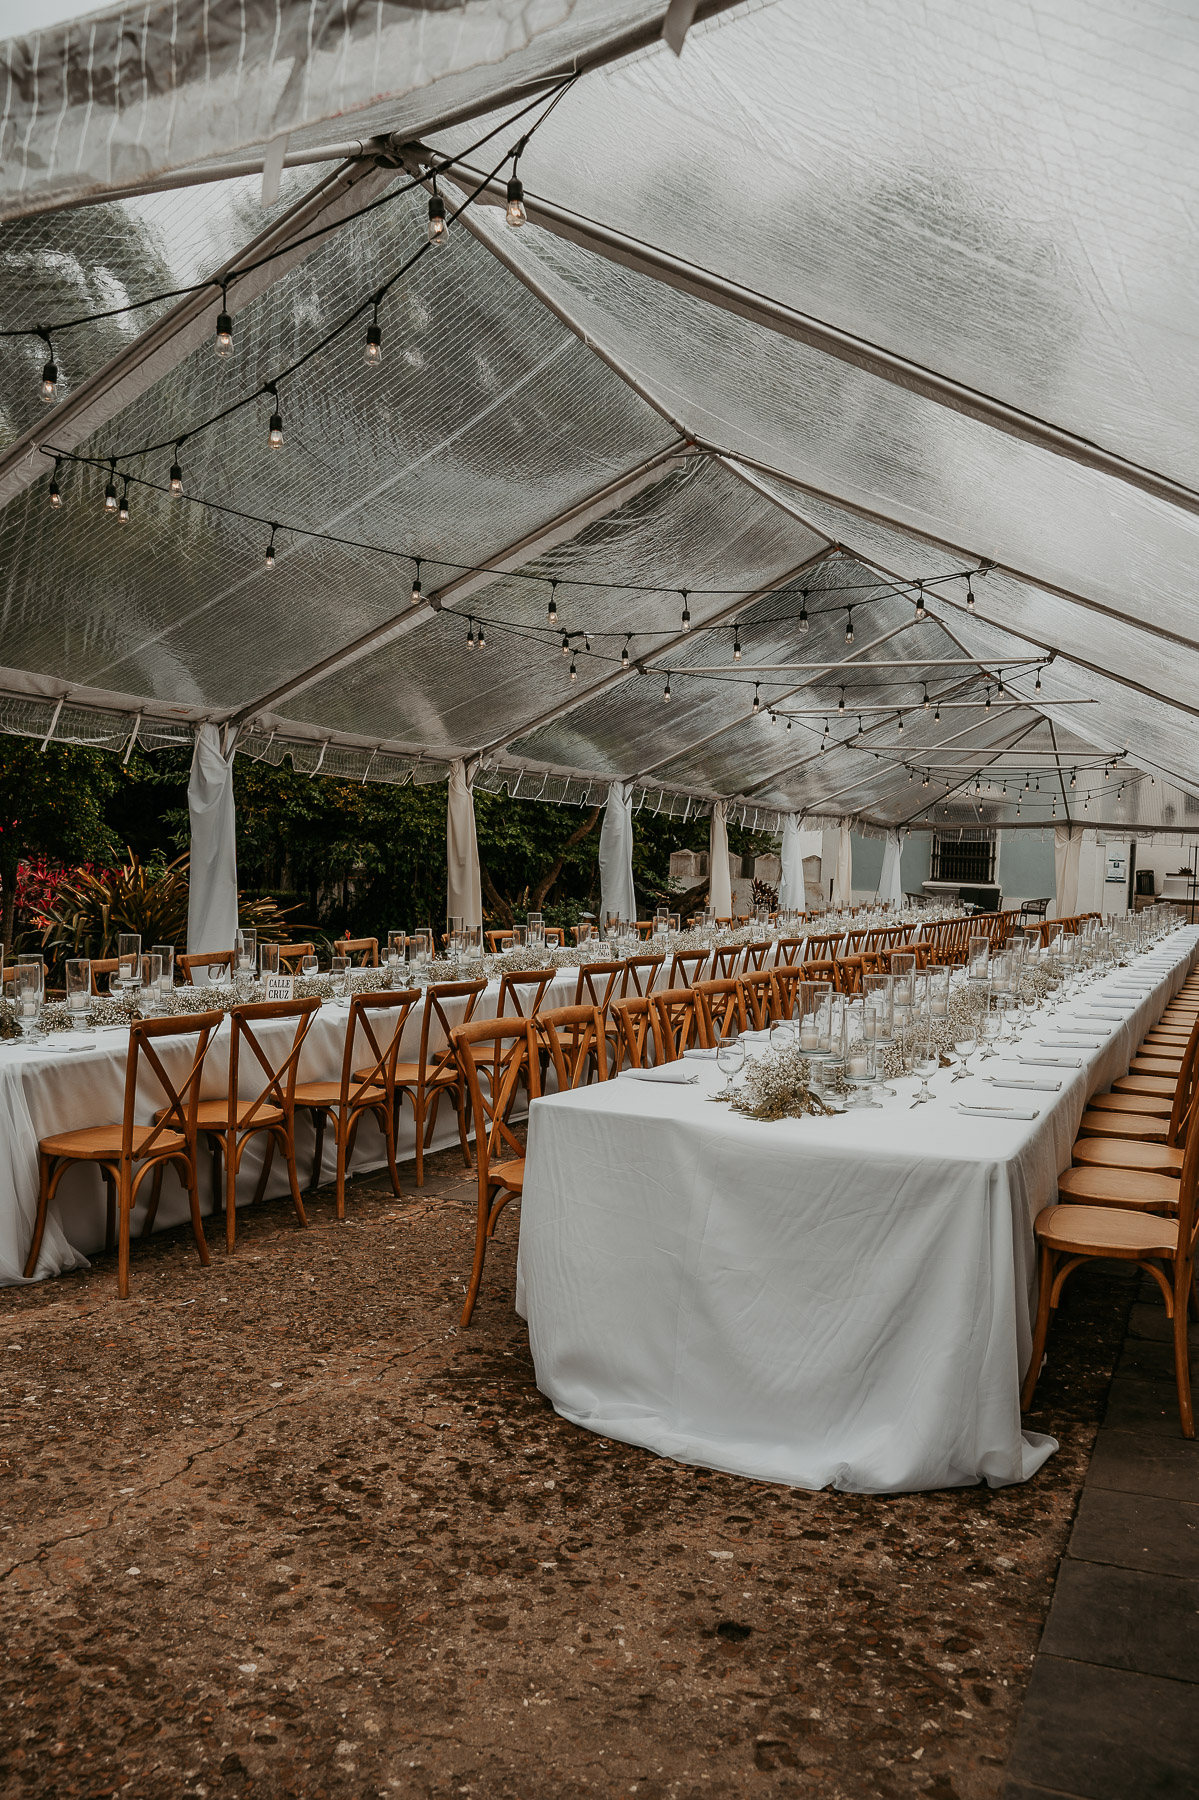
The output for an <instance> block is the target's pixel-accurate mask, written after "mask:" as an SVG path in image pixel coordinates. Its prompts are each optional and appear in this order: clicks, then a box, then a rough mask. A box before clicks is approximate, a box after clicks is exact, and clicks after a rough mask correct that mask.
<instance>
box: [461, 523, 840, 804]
mask: <svg viewBox="0 0 1199 1800" xmlns="http://www.w3.org/2000/svg"><path fill="white" fill-rule="evenodd" d="M834 555H836V550H835V549H834V547H833V546H831V545H826V546H825V548H823V549H821V550H818V551H816V553H815V554H814V555H812V556H809V557H807V558H806V559H805V561H803V562H801V563H799V564H797V566H796V567H795V568H793V569H788V570H787V572H786V574H784V575H780V576H779V578H778V580H777V581H772V582H769V583H768V584H767V585H766V586H765V587H761V588H758V589H757V590H756V591H755V592H754V593H752V594H743V595H742V596H741V598H740V599H739V600H737V601H736V602H734V604H733V605H731V606H726V607H723V608H722V609H721V610H720V611H719V612H718V613H713V615H712V617H711V618H710V619H707V620H705V621H704V622H705V624H708V625H716V624H719V623H720V622H721V621H722V620H724V619H731V618H735V617H736V615H737V614H738V613H739V612H741V611H742V610H743V609H744V608H745V607H747V606H753V605H756V603H757V602H758V601H759V600H765V599H767V598H768V596H769V595H771V594H774V593H777V592H778V590H779V589H780V588H784V587H787V586H788V585H789V584H790V583H791V582H793V581H797V580H798V579H799V578H800V576H802V575H807V574H808V573H810V571H811V570H812V569H817V568H819V567H820V565H821V563H823V562H827V561H828V559H829V557H830V556H834ZM694 641H695V640H694V637H693V635H692V634H691V633H690V632H683V631H680V632H676V633H675V635H674V636H673V637H671V638H668V639H667V640H666V642H665V643H664V644H661V645H659V647H658V648H657V649H656V650H651V651H650V652H648V654H647V656H645V657H639V658H638V659H637V660H636V661H635V662H633V663H632V664H631V665H630V667H629V668H627V669H616V670H614V671H613V673H612V674H611V675H605V676H604V677H603V679H602V680H601V681H597V682H594V683H593V684H592V686H591V687H588V688H582V689H581V690H580V691H579V692H578V693H577V694H572V695H570V697H569V698H568V699H566V700H563V701H562V702H561V703H560V704H559V705H557V706H553V707H550V708H549V709H548V711H546V712H543V713H539V714H538V715H537V717H536V718H535V719H532V720H530V721H529V723H528V724H527V725H521V726H520V727H519V729H518V730H515V731H506V732H505V733H504V735H503V737H500V738H496V739H495V740H494V742H492V743H490V744H484V745H483V746H482V747H481V748H480V750H479V751H478V752H477V754H478V755H479V756H492V755H495V754H496V753H497V752H500V753H502V752H503V751H504V750H506V749H507V748H508V746H509V745H510V744H515V743H518V742H519V741H520V739H521V738H524V737H528V736H529V734H530V732H533V731H540V730H541V728H542V726H544V725H552V724H553V723H554V722H555V721H556V720H558V719H562V718H565V716H566V715H567V713H571V712H574V710H575V708H576V707H579V706H582V705H584V704H585V703H586V702H587V701H588V700H594V699H597V698H598V696H599V695H600V694H606V693H607V692H608V690H609V689H610V688H613V687H615V686H617V685H618V683H620V682H622V681H627V680H629V678H630V677H631V676H633V675H651V674H653V673H654V672H655V671H654V668H653V667H652V666H651V664H650V660H649V659H650V658H651V657H658V656H667V655H669V653H670V652H671V650H677V649H678V647H679V646H680V645H681V644H690V643H693V642H694ZM670 760H673V758H672V759H670ZM606 779H608V780H612V781H617V780H633V781H638V780H640V777H639V776H616V775H613V776H609V777H607V778H606Z"/></svg>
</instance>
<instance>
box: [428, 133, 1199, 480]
mask: <svg viewBox="0 0 1199 1800" xmlns="http://www.w3.org/2000/svg"><path fill="white" fill-rule="evenodd" d="M405 153H406V154H407V155H415V156H416V157H417V158H419V159H421V160H423V162H424V163H425V164H426V166H427V165H428V164H429V163H430V162H432V161H439V160H440V159H438V158H437V157H436V153H435V152H433V151H431V150H430V149H429V148H428V146H426V145H424V144H419V143H417V144H411V145H409V146H407V147H406V151H405ZM485 174H486V171H484V170H481V169H476V168H475V167H474V166H473V165H472V164H470V163H466V162H461V161H454V162H451V163H450V164H449V166H448V167H447V168H444V169H443V171H442V179H443V180H446V181H452V182H454V183H455V185H457V186H459V187H461V186H462V185H463V182H464V181H465V182H466V183H468V184H469V186H470V188H471V189H472V190H473V189H474V188H476V187H478V185H479V183H480V182H483V181H484V177H485ZM477 199H478V201H480V202H481V203H483V204H484V205H487V204H491V205H495V206H504V205H506V203H507V188H506V184H505V183H504V182H502V181H500V180H498V179H493V180H491V181H487V182H485V184H484V186H483V188H482V190H481V192H480V193H479V194H478V196H477ZM525 209H526V211H527V213H528V216H529V221H530V223H531V224H535V225H540V226H542V227H543V228H544V229H545V230H547V231H552V232H553V233H554V234H555V236H557V237H561V238H565V239H566V240H567V241H568V242H570V243H573V244H576V245H578V246H579V247H580V248H582V249H585V250H590V251H592V252H593V253H595V254H596V255H599V256H602V257H604V258H605V259H606V260H607V261H609V262H614V263H618V264H620V265H621V266H622V267H623V268H626V269H631V270H632V271H633V272H634V273H635V274H638V275H645V276H649V277H650V278H651V279H653V280H655V281H660V282H663V283H664V284H665V285H666V286H667V287H671V288H674V289H676V290H677V291H678V292H680V293H685V294H689V295H691V296H692V297H693V298H694V299H699V300H705V301H707V302H709V303H710V304H712V305H714V306H718V307H721V308H722V309H723V310H724V311H725V312H730V313H733V314H735V315H736V316H737V317H738V318H742V319H746V320H748V321H749V322H750V323H752V324H754V325H759V326H763V327H765V328H766V329H767V330H768V331H773V332H777V333H779V334H780V335H781V336H783V337H787V338H791V339H793V340H794V341H796V342H797V343H801V344H804V345H806V346H808V347H809V348H810V349H813V350H819V351H821V352H823V353H824V354H825V355H826V356H832V357H835V358H836V359H837V360H838V361H839V362H844V363H849V364H851V365H852V366H853V367H854V368H857V369H862V370H864V371H865V372H866V373H867V374H869V375H873V376H875V377H877V378H878V379H879V380H881V381H886V382H888V383H889V384H890V385H891V386H893V387H899V388H903V389H905V390H906V391H907V392H908V393H914V394H919V395H920V396H921V397H922V398H923V399H925V400H930V401H932V402H933V403H934V404H936V405H938V406H942V407H945V408H947V409H948V410H949V411H951V412H956V413H961V414H964V415H965V416H966V417H967V418H970V419H974V420H976V421H977V422H978V423H980V424H983V425H987V426H989V427H990V428H991V429H992V430H996V431H1001V432H1003V433H1004V434H1005V435H1006V436H1008V437H1014V438H1018V439H1020V440H1021V441H1022V442H1023V443H1027V444H1031V445H1033V446H1034V447H1035V448H1036V449H1038V450H1044V451H1047V452H1049V453H1050V454H1051V455H1053V456H1058V457H1063V458H1065V459H1066V460H1067V461H1069V462H1074V463H1078V464H1081V465H1082V466H1083V467H1084V468H1090V469H1095V470H1097V471H1098V472H1099V473H1101V474H1104V475H1107V476H1108V477H1110V478H1112V479H1114V480H1116V481H1119V482H1122V483H1123V484H1124V485H1126V486H1128V487H1133V488H1137V489H1139V490H1140V491H1141V492H1142V493H1146V494H1152V495H1153V497H1154V498H1155V499H1158V500H1165V501H1167V502H1168V503H1169V504H1171V505H1173V506H1177V507H1180V508H1182V509H1183V510H1185V511H1187V512H1191V513H1199V490H1196V489H1195V488H1191V487H1187V486H1186V485H1185V484H1184V483H1183V482H1180V481H1174V480H1172V479H1171V478H1170V477H1169V476H1168V475H1162V474H1159V473H1158V471H1157V470H1155V469H1148V468H1145V467H1144V466H1143V465H1142V464H1140V463H1134V462H1132V461H1130V460H1129V459H1128V458H1127V457H1123V456H1118V455H1117V454H1116V453H1115V452H1114V451H1112V450H1106V449H1104V448H1103V446H1102V445H1100V444H1096V443H1093V442H1092V441H1091V440H1090V439H1089V438H1083V437H1079V436H1077V435H1076V434H1075V433H1074V432H1070V431H1066V430H1064V429H1063V428H1062V427H1061V426H1059V425H1054V424H1052V423H1051V422H1050V421H1049V420H1046V419H1039V418H1037V417H1035V416H1034V415H1033V414H1032V413H1026V412H1022V411H1021V410H1020V409H1019V408H1018V407H1014V406H1009V405H1008V404H1007V403H1006V402H1005V401H1003V400H1000V399H997V398H996V397H995V396H994V395H991V394H985V393H982V392H981V391H980V390H978V389H976V388H969V387H966V386H965V384H964V383H962V382H958V381H954V380H953V379H952V378H951V377H949V376H947V375H942V374H940V373H939V372H938V371H937V370H935V369H930V368H927V367H926V366H925V365H923V364H921V363H916V362H912V361H910V360H909V359H908V358H907V357H904V356H900V355H898V354H897V353H896V352H895V351H892V350H887V349H885V348H884V347H883V346H882V345H879V344H873V343H871V342H870V341H869V340H868V339H866V338H859V337H855V336H854V335H853V333H851V332H848V331H842V330H840V329H839V328H838V327H837V326H835V325H830V324H828V323H826V322H825V321H824V320H822V319H817V318H814V317H812V316H811V315H810V314H807V313H801V312H797V311H796V310H795V309H794V308H792V307H789V306H784V305H783V304H782V302H781V301H778V300H774V299H772V298H771V297H770V296H769V295H766V294H760V293H758V292H756V291H755V290H754V289H752V288H747V287H742V286H741V284H740V283H739V282H735V281H730V280H728V278H727V277H725V276H722V275H718V274H716V273H715V272H714V271H712V270H710V269H703V268H700V267H699V266H698V265H697V264H695V263H689V262H686V261H684V260H683V258H681V257H678V256H672V255H671V254H670V253H669V252H668V251H665V250H660V249H659V248H658V247H657V246H656V245H654V244H647V243H644V242H642V241H641V240H640V239H638V238H632V237H629V236H627V235H626V234H625V233H624V232H621V231H616V230H614V229H613V228H612V227H611V226H608V225H603V224H601V223H600V222H599V221H598V220H595V219H589V218H586V217H585V216H584V215H582V214H580V213H576V212H572V211H570V210H569V209H568V208H567V207H564V206H558V205H556V204H555V203H554V202H553V201H550V200H546V199H544V198H540V197H538V196H537V195H535V194H531V193H530V192H529V191H528V189H526V190H525Z"/></svg>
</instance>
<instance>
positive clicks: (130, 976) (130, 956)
mask: <svg viewBox="0 0 1199 1800" xmlns="http://www.w3.org/2000/svg"><path fill="white" fill-rule="evenodd" d="M117 973H118V974H119V975H120V977H121V981H122V983H123V984H124V986H125V987H140V986H141V980H142V938H141V932H140V931H122V932H121V933H120V935H119V936H118V938H117Z"/></svg>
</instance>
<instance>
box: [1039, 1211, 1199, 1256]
mask: <svg viewBox="0 0 1199 1800" xmlns="http://www.w3.org/2000/svg"><path fill="white" fill-rule="evenodd" d="M1035 1230H1036V1234H1037V1238H1038V1239H1039V1241H1040V1242H1041V1243H1043V1244H1048V1245H1050V1247H1051V1248H1052V1249H1054V1250H1065V1251H1066V1252H1067V1253H1071V1252H1077V1251H1080V1250H1081V1251H1090V1252H1091V1253H1092V1254H1094V1255H1098V1256H1102V1255H1103V1254H1104V1253H1105V1252H1113V1253H1115V1254H1117V1255H1120V1254H1123V1255H1125V1256H1169V1255H1172V1254H1173V1252H1174V1250H1175V1249H1176V1248H1177V1244H1178V1227H1177V1225H1176V1224H1175V1223H1174V1222H1173V1220H1171V1219H1164V1218H1162V1217H1160V1216H1159V1215H1158V1214H1157V1213H1138V1212H1122V1211H1121V1210H1120V1209H1119V1208H1118V1207H1115V1206H1047V1207H1046V1208H1045V1211H1044V1212H1043V1213H1039V1214H1038V1216H1037V1221H1036V1226H1035Z"/></svg>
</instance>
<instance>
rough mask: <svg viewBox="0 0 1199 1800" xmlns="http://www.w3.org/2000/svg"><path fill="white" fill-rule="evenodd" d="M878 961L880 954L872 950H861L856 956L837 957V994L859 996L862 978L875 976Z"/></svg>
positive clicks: (877, 969)
mask: <svg viewBox="0 0 1199 1800" xmlns="http://www.w3.org/2000/svg"><path fill="white" fill-rule="evenodd" d="M880 960H881V957H880V954H879V953H878V952H876V951H873V950H863V951H862V952H861V953H860V955H858V956H839V957H838V958H837V973H836V982H837V991H838V993H841V994H860V993H861V991H862V980H863V977H864V976H866V975H877V974H878V973H879V962H880Z"/></svg>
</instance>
